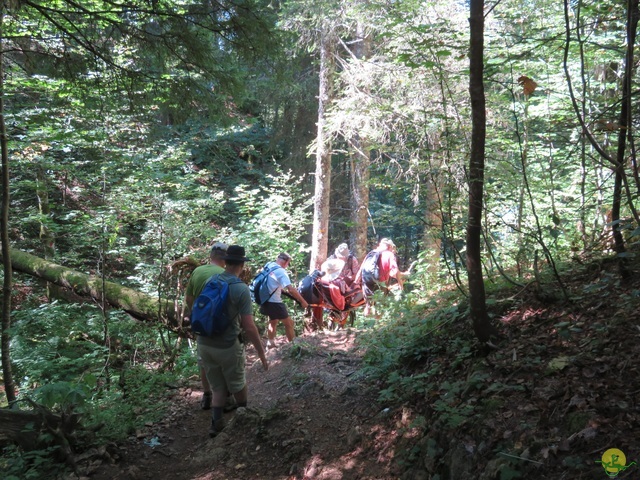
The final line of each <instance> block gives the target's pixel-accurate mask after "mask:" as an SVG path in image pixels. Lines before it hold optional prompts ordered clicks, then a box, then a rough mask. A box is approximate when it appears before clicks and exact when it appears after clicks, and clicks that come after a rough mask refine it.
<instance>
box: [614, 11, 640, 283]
mask: <svg viewBox="0 0 640 480" xmlns="http://www.w3.org/2000/svg"><path fill="white" fill-rule="evenodd" d="M637 29H638V0H629V1H628V2H627V51H626V55H625V67H624V80H623V84H622V101H621V102H620V103H621V107H620V119H619V121H618V123H619V127H620V129H619V131H618V150H617V152H616V160H617V162H618V166H617V167H616V169H615V182H614V187H613V204H612V208H611V222H612V230H613V241H614V250H615V252H616V253H617V254H621V253H624V252H625V251H626V249H625V244H624V238H623V237H622V231H621V227H622V225H621V222H620V207H621V204H622V184H623V181H624V178H623V177H624V167H625V164H626V162H625V158H626V148H627V144H626V140H627V136H629V138H631V131H630V130H631V128H632V127H633V124H632V122H631V98H632V97H631V84H632V78H633V70H634V53H633V50H634V45H635V41H636V32H637ZM619 262H620V270H621V272H622V276H623V277H626V276H628V274H629V273H628V272H627V269H626V265H625V263H626V262H625V258H624V257H622V256H621V257H620V259H619Z"/></svg>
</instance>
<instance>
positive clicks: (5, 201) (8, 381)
mask: <svg viewBox="0 0 640 480" xmlns="http://www.w3.org/2000/svg"><path fill="white" fill-rule="evenodd" d="M4 8H5V6H4V2H3V3H2V5H0V32H2V31H3V30H2V24H3V20H4ZM3 52H4V38H2V37H0V152H1V153H0V154H1V155H2V215H1V220H0V232H1V233H0V237H1V238H2V255H3V256H4V257H5V258H6V259H7V261H6V262H4V265H3V266H4V281H3V291H2V300H3V302H2V335H1V340H0V346H1V348H2V378H3V381H4V390H5V395H6V396H7V402H9V403H13V402H15V400H16V391H15V383H14V381H13V374H12V372H11V355H10V346H11V336H10V333H9V332H10V329H11V291H12V288H13V279H12V268H11V258H10V257H9V255H8V253H9V249H10V246H9V200H10V196H9V149H8V145H7V128H6V125H5V121H4V54H3Z"/></svg>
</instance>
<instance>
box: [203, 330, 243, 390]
mask: <svg viewBox="0 0 640 480" xmlns="http://www.w3.org/2000/svg"><path fill="white" fill-rule="evenodd" d="M198 357H200V358H201V359H202V366H203V367H204V371H205V373H206V375H207V380H209V384H210V385H211V390H212V391H214V392H223V391H227V392H229V393H238V392H239V391H240V390H242V389H243V388H244V387H245V384H246V383H247V380H246V377H245V371H244V367H245V357H244V345H243V344H242V343H240V341H238V340H236V342H235V343H234V344H233V345H232V346H231V347H228V348H216V347H210V346H209V345H203V344H201V343H198Z"/></svg>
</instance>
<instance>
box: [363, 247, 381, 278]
mask: <svg viewBox="0 0 640 480" xmlns="http://www.w3.org/2000/svg"><path fill="white" fill-rule="evenodd" d="M380 253H381V252H379V251H378V250H371V251H370V252H369V253H367V256H366V257H364V260H362V266H361V267H360V268H361V269H362V280H364V281H365V282H370V281H372V280H374V281H376V282H377V281H378V280H380Z"/></svg>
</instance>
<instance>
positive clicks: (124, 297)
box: [11, 249, 179, 327]
mask: <svg viewBox="0 0 640 480" xmlns="http://www.w3.org/2000/svg"><path fill="white" fill-rule="evenodd" d="M11 265H12V267H13V270H17V271H19V272H22V273H26V274H28V275H33V276H35V277H38V278H41V279H43V280H46V281H48V282H51V283H54V284H56V285H60V286H61V287H65V288H69V289H71V290H72V291H73V292H74V293H76V294H78V295H82V296H89V297H92V298H94V299H95V300H97V301H102V294H103V290H104V299H105V301H106V302H107V303H108V304H109V305H111V306H112V307H115V308H119V309H122V310H124V311H126V312H128V313H129V314H131V315H132V316H134V317H136V318H139V319H142V320H149V321H160V322H163V323H165V324H167V325H169V326H171V327H178V326H179V322H178V318H177V315H176V309H175V306H174V304H173V303H172V302H171V301H168V300H166V299H162V298H158V297H154V296H151V295H147V294H145V293H142V292H138V291H137V290H133V289H131V288H127V287H124V286H122V285H119V284H117V283H114V282H109V281H103V279H102V278H101V277H99V276H96V275H87V274H84V273H81V272H78V271H75V270H72V269H70V268H66V267H63V266H61V265H58V264H56V263H53V262H50V261H48V260H45V259H43V258H40V257H36V256H35V255H31V254H30V253H26V252H23V251H20V250H16V249H12V250H11Z"/></svg>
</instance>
